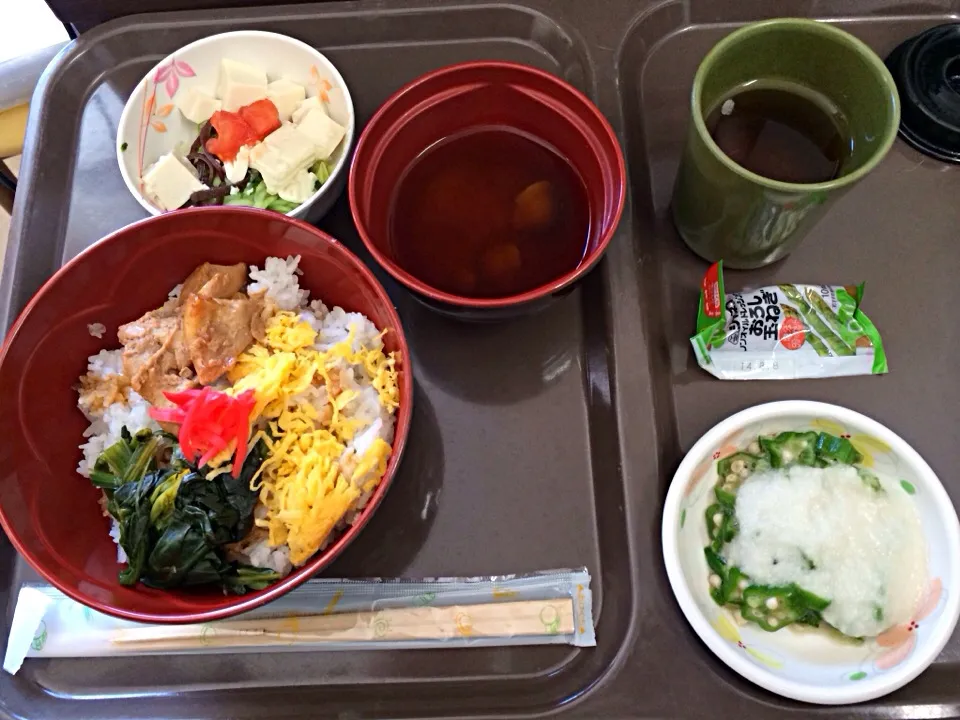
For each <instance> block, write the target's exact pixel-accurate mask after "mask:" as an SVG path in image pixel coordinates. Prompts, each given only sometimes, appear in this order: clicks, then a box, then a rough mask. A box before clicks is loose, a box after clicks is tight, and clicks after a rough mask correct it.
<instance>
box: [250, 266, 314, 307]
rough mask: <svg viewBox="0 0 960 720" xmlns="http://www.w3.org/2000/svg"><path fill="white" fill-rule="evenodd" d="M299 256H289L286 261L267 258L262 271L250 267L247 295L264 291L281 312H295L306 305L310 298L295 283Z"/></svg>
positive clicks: (308, 292)
mask: <svg viewBox="0 0 960 720" xmlns="http://www.w3.org/2000/svg"><path fill="white" fill-rule="evenodd" d="M299 263H300V256H299V255H296V256H293V255H291V256H290V257H288V258H287V259H286V260H283V259H281V258H276V257H268V258H267V259H266V261H265V262H264V263H263V270H260V269H259V268H258V267H257V266H256V265H251V266H250V279H251V280H253V282H252V283H250V284H249V285H248V286H247V293H249V294H253V293H258V292H260V291H262V290H266V292H267V297H269V298H270V299H271V300H273V301H274V302H275V303H276V304H277V307H279V308H280V309H281V310H296V309H297V308H299V307H301V306H303V305H306V304H307V298H308V297H310V291H309V290H301V289H300V284H299V283H298V282H297V275H299V274H301V270H299V269H298V268H297V265H298V264H299Z"/></svg>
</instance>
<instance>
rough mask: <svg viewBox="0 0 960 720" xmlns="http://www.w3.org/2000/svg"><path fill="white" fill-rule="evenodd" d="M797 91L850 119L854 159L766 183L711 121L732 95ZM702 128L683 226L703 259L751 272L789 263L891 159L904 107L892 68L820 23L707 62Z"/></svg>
mask: <svg viewBox="0 0 960 720" xmlns="http://www.w3.org/2000/svg"><path fill="white" fill-rule="evenodd" d="M764 84H765V85H767V86H782V87H783V88H785V89H789V88H797V89H800V90H802V91H803V93H804V94H807V93H809V94H810V96H811V97H814V96H815V97H820V98H823V99H824V100H825V101H827V102H829V104H830V105H831V107H832V108H833V109H834V110H836V111H838V114H839V117H841V118H842V119H843V127H839V126H838V130H839V131H840V132H841V135H842V136H843V140H844V141H845V142H847V141H849V143H850V145H849V153H848V154H847V156H846V157H845V158H844V160H843V162H842V164H841V166H840V170H839V172H838V174H837V176H836V177H835V178H833V179H832V180H829V181H826V182H819V183H811V184H799V183H789V182H780V181H778V180H772V179H770V178H766V177H762V176H761V175H757V174H756V173H753V172H751V171H750V170H747V169H746V168H744V167H742V166H740V165H738V164H737V163H736V162H734V161H733V160H732V159H730V158H729V157H728V156H727V155H726V154H724V152H723V151H722V150H721V149H720V147H719V146H718V145H717V143H716V142H714V140H713V138H712V137H711V136H710V133H709V132H708V130H707V123H706V118H707V117H709V115H710V114H711V113H712V112H713V111H714V110H715V109H716V108H717V107H718V106H720V105H721V104H722V103H723V102H724V101H725V99H727V98H729V97H730V96H731V94H733V93H735V92H737V91H738V90H740V89H745V88H747V87H756V86H763V85H764ZM690 102H691V112H692V122H691V123H690V128H689V130H688V133H687V143H686V148H685V149H684V153H683V159H682V161H681V164H680V170H679V173H678V175H677V182H676V186H675V187H674V193H673V219H674V223H675V224H676V226H677V230H678V231H679V233H680V236H681V237H682V238H683V240H684V242H686V243H687V245H688V246H689V247H690V248H691V249H692V250H693V251H694V252H695V253H697V254H698V255H700V256H701V257H703V258H704V259H706V260H709V261H711V262H715V261H717V260H721V259H722V260H723V261H724V264H725V265H726V266H727V267H732V268H739V269H749V268H758V267H762V266H764V265H769V264H770V263H772V262H776V261H777V260H780V259H782V258H784V257H786V256H787V255H788V254H789V253H790V252H791V251H792V250H793V249H794V248H795V247H796V246H797V244H798V243H799V242H800V241H801V240H802V239H803V237H804V236H805V235H806V234H807V233H808V232H809V230H810V228H812V227H813V226H814V225H815V224H816V222H817V221H818V220H819V219H820V218H821V217H822V216H823V214H824V212H825V211H826V210H827V207H828V206H829V204H830V203H831V202H833V201H834V200H836V199H837V198H838V197H839V196H840V195H842V194H843V193H844V192H846V190H847V189H849V188H850V187H851V186H852V185H853V184H854V183H856V182H857V181H858V180H860V178H862V177H863V176H864V175H866V174H867V173H868V172H870V171H871V170H872V169H873V168H874V167H876V166H877V164H878V163H879V162H880V161H881V160H882V159H883V157H884V155H886V154H887V151H888V150H889V149H890V146H891V145H892V144H893V141H894V140H895V139H896V136H897V127H898V125H899V124H900V100H899V97H898V95H897V87H896V85H895V84H894V81H893V78H892V77H891V75H890V73H889V72H888V70H887V68H886V67H885V66H884V64H883V61H882V60H881V59H880V58H879V57H877V55H876V54H875V53H874V52H873V51H872V50H871V49H870V48H868V47H867V46H866V45H865V44H864V43H862V42H861V41H860V40H858V39H857V38H855V37H853V36H852V35H850V34H849V33H846V32H844V31H843V30H839V29H837V28H835V27H833V26H831V25H827V24H825V23H821V22H816V21H813V20H799V19H792V18H789V19H779V20H768V21H764V22H758V23H754V24H751V25H747V26H745V27H743V28H740V29H739V30H736V31H735V32H733V33H731V34H730V35H728V36H727V37H726V38H724V39H723V40H721V41H720V42H719V43H717V45H716V46H715V47H714V48H713V49H712V50H711V51H710V52H709V53H708V54H707V56H706V58H704V60H703V62H702V63H701V64H700V68H699V69H698V70H697V74H696V77H695V78H694V81H693V92H692V93H691V96H690Z"/></svg>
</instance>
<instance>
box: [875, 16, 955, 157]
mask: <svg viewBox="0 0 960 720" xmlns="http://www.w3.org/2000/svg"><path fill="white" fill-rule="evenodd" d="M886 63H887V67H888V68H890V72H891V73H892V74H893V79H894V80H895V81H896V83H897V90H898V91H899V92H900V104H901V117H900V136H901V137H902V138H903V139H904V140H906V141H907V142H908V143H910V144H911V145H913V147H915V148H916V149H917V150H919V151H920V152H922V153H926V154H927V155H930V156H932V157H935V158H937V159H939V160H946V161H947V162H953V163H960V23H948V24H946V25H939V26H937V27H935V28H931V29H930V30H927V31H926V32H923V33H921V34H919V35H917V36H916V37H912V38H910V39H909V40H907V41H906V42H904V43H902V44H901V45H899V46H898V47H897V48H896V50H894V51H893V52H892V53H890V55H889V56H888V57H887V60H886Z"/></svg>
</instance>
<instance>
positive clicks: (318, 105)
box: [290, 96, 327, 123]
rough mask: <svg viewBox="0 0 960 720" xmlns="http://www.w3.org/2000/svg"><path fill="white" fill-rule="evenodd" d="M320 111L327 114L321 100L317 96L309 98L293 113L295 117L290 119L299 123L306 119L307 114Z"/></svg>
mask: <svg viewBox="0 0 960 720" xmlns="http://www.w3.org/2000/svg"><path fill="white" fill-rule="evenodd" d="M315 109H320V110H322V111H323V112H327V109H326V108H325V107H324V106H323V102H321V100H320V98H318V97H317V96H313V97H308V98H307V99H305V100H304V101H303V102H302V103H300V105H298V106H297V109H296V110H294V111H293V115H292V116H291V117H290V119H291V120H293V122H294V123H299V122H300V121H301V120H303V118H304V117H306V115H307V113H308V112H310V111H311V110H315Z"/></svg>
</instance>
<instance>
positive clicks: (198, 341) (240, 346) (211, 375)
mask: <svg viewBox="0 0 960 720" xmlns="http://www.w3.org/2000/svg"><path fill="white" fill-rule="evenodd" d="M259 313H260V305H259V303H257V302H256V301H255V300H250V299H249V298H246V297H243V298H236V299H234V300H221V299H217V298H209V297H205V296H203V295H192V296H190V297H188V298H187V300H186V302H185V303H184V306H183V333H184V337H185V338H186V341H187V348H188V349H189V352H190V359H191V360H192V361H193V369H194V370H196V372H197V379H198V380H199V381H200V382H201V383H202V384H203V385H208V384H210V383H212V382H213V381H214V380H216V379H217V378H218V377H220V376H221V375H223V373H225V372H226V371H227V370H229V369H230V368H231V367H233V365H234V363H235V362H236V361H237V355H239V354H240V353H242V352H243V351H244V350H246V349H247V347H248V346H249V345H250V343H252V342H253V333H252V331H251V326H252V324H253V323H254V321H255V319H256V318H258V317H259Z"/></svg>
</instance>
